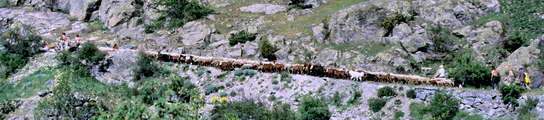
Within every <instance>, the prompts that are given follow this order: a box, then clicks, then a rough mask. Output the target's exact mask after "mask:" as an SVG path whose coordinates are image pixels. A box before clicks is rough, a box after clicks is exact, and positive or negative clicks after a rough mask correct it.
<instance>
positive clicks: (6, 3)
mask: <svg viewBox="0 0 544 120" xmlns="http://www.w3.org/2000/svg"><path fill="white" fill-rule="evenodd" d="M8 7H11V4H10V3H9V0H2V1H0V8H8Z"/></svg>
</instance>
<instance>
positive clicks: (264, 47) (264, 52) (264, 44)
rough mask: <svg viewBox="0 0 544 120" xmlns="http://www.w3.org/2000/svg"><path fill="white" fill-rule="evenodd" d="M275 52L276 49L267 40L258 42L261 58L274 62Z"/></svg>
mask: <svg viewBox="0 0 544 120" xmlns="http://www.w3.org/2000/svg"><path fill="white" fill-rule="evenodd" d="M276 51H278V48H276V47H275V46H274V45H272V44H270V42H269V41H268V40H267V39H263V40H261V41H259V52H260V54H261V57H263V58H266V59H268V60H271V61H274V60H276V55H275V54H274V53H275V52H276Z"/></svg>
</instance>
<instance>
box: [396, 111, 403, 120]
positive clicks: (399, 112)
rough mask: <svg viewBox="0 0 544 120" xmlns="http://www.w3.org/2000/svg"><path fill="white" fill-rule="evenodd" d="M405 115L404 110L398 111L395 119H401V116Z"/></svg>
mask: <svg viewBox="0 0 544 120" xmlns="http://www.w3.org/2000/svg"><path fill="white" fill-rule="evenodd" d="M402 117H404V112H402V111H396V112H395V120H400V118H402Z"/></svg>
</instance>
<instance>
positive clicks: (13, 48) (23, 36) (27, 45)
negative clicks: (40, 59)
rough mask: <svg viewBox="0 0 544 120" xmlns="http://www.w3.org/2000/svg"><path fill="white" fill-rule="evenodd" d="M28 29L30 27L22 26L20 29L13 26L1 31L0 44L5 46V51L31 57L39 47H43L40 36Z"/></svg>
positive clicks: (37, 51) (38, 50)
mask: <svg viewBox="0 0 544 120" xmlns="http://www.w3.org/2000/svg"><path fill="white" fill-rule="evenodd" d="M28 29H30V28H26V27H23V29H22V30H21V29H19V28H15V29H10V30H8V31H7V32H4V33H2V36H1V37H0V44H1V45H2V46H4V47H5V48H6V50H7V52H9V53H12V54H18V55H21V56H23V57H32V56H34V55H36V54H38V53H39V52H40V48H41V47H43V44H41V40H42V38H41V37H40V36H38V35H36V34H34V33H32V32H29V31H28ZM19 31H22V32H19Z"/></svg>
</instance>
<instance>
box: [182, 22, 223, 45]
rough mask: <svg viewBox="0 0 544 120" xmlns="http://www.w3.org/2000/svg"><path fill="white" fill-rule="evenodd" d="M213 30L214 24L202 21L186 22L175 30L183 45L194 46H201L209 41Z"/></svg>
mask: <svg viewBox="0 0 544 120" xmlns="http://www.w3.org/2000/svg"><path fill="white" fill-rule="evenodd" d="M214 32H215V27H214V25H210V24H208V23H206V22H203V21H192V22H188V23H187V24H185V25H183V27H182V28H179V29H178V30H177V33H179V37H180V38H181V42H182V43H183V45H185V46H194V47H202V46H203V45H205V43H210V41H209V40H210V37H211V35H212V33H214Z"/></svg>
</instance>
